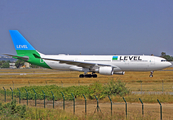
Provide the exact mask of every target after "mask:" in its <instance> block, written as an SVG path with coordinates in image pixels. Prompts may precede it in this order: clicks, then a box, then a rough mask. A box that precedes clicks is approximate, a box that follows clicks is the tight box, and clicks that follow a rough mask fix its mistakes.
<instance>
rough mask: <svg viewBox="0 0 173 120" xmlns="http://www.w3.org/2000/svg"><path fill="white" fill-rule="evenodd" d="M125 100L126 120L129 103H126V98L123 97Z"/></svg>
mask: <svg viewBox="0 0 173 120" xmlns="http://www.w3.org/2000/svg"><path fill="white" fill-rule="evenodd" d="M123 100H124V102H125V111H126V118H127V102H126V100H125V98H124V97H123Z"/></svg>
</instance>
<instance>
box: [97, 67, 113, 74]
mask: <svg viewBox="0 0 173 120" xmlns="http://www.w3.org/2000/svg"><path fill="white" fill-rule="evenodd" d="M99 73H100V74H102V75H113V73H114V71H113V68H112V67H100V68H99Z"/></svg>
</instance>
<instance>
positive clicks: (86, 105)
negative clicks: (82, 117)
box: [83, 94, 87, 114]
mask: <svg viewBox="0 0 173 120" xmlns="http://www.w3.org/2000/svg"><path fill="white" fill-rule="evenodd" d="M83 97H84V98H85V114H87V99H86V97H85V95H84V94H83Z"/></svg>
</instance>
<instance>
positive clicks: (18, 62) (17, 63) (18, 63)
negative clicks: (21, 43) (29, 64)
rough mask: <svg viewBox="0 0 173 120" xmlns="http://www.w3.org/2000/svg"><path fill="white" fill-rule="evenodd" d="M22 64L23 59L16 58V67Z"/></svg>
mask: <svg viewBox="0 0 173 120" xmlns="http://www.w3.org/2000/svg"><path fill="white" fill-rule="evenodd" d="M23 65H24V61H23V60H19V59H18V60H17V61H16V63H15V66H16V67H17V68H19V67H20V66H23Z"/></svg>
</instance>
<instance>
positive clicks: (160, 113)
mask: <svg viewBox="0 0 173 120" xmlns="http://www.w3.org/2000/svg"><path fill="white" fill-rule="evenodd" d="M157 102H158V103H159V104H160V120H162V104H161V103H160V101H159V99H157Z"/></svg>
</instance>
